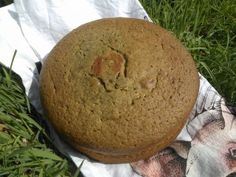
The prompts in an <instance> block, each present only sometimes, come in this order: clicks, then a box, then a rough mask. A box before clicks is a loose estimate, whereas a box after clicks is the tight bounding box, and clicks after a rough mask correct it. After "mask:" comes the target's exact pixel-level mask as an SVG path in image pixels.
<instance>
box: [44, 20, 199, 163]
mask: <svg viewBox="0 0 236 177" xmlns="http://www.w3.org/2000/svg"><path fill="white" fill-rule="evenodd" d="M198 87H199V78H198V73H197V70H196V67H195V64H194V62H193V60H192V58H191V55H190V54H189V53H188V52H187V51H186V49H185V48H184V47H183V46H182V44H181V43H180V42H179V41H178V40H177V39H176V38H175V37H173V36H172V35H171V34H170V33H169V32H167V31H166V30H164V29H162V28H161V27H159V26H157V25H154V24H152V23H149V22H146V21H143V20H138V19H127V18H112V19H102V20H98V21H94V22H91V23H87V24H85V25H82V26H80V27H79V28H77V29H75V30H73V31H72V32H71V33H69V34H68V35H67V36H65V37H64V38H63V39H62V40H61V41H60V42H59V43H58V44H57V45H56V46H55V48H54V49H53V50H52V51H51V52H50V54H49V56H48V59H47V60H46V62H45V64H44V66H43V70H42V75H41V89H40V90H41V97H42V103H43V106H44V109H45V111H46V112H47V117H48V119H49V120H50V121H51V122H52V124H53V125H54V126H55V128H56V129H57V130H58V131H59V132H60V133H61V134H62V135H63V136H65V137H66V139H67V141H69V142H70V143H71V144H72V145H73V146H74V147H76V148H77V149H78V150H80V151H81V152H84V153H86V154H87V155H88V156H90V157H92V158H95V159H97V160H101V161H103V162H108V163H118V162H128V161H134V160H139V159H143V158H147V157H149V156H150V155H153V154H154V153H155V152H157V151H159V150H160V149H162V148H164V147H165V146H167V145H169V144H170V143H171V142H172V141H173V139H174V138H175V137H176V136H177V135H178V133H179V132H180V130H181V128H182V127H183V125H184V123H185V122H186V119H187V118H188V116H189V114H190V111H191V110H192V107H193V105H194V103H195V100H196V97H197V94H198Z"/></svg>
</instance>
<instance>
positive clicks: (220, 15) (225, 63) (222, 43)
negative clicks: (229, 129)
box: [141, 0, 236, 104]
mask: <svg viewBox="0 0 236 177" xmlns="http://www.w3.org/2000/svg"><path fill="white" fill-rule="evenodd" d="M141 2H142V4H143V6H144V7H145V9H146V10H147V12H148V14H149V15H150V17H151V19H152V20H153V22H154V23H157V24H160V25H161V26H162V27H164V28H166V29H168V30H170V31H172V32H173V33H174V34H175V35H176V36H177V38H179V39H180V40H181V41H182V42H183V43H184V45H185V46H186V47H187V48H188V50H189V51H190V52H191V53H192V56H193V58H194V60H195V61H196V63H197V67H198V69H199V71H200V73H202V74H203V75H204V76H205V77H206V78H207V79H208V80H209V82H210V83H211V84H212V85H213V86H214V87H215V88H216V89H217V90H218V91H219V92H220V93H221V94H222V95H223V96H225V97H226V99H227V100H228V102H231V103H234V104H236V10H235V9H236V1H232V0H224V1H221V0H208V1H205V0H141Z"/></svg>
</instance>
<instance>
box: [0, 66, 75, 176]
mask: <svg viewBox="0 0 236 177" xmlns="http://www.w3.org/2000/svg"><path fill="white" fill-rule="evenodd" d="M31 111H32V109H31V106H30V104H29V101H28V99H27V97H26V95H25V91H24V88H23V87H22V83H21V79H20V78H19V77H18V76H16V75H15V74H14V73H12V72H11V70H9V69H7V68H5V67H0V176H9V177H11V176H12V177H15V176H32V177H35V176H39V177H43V176H48V177H51V176H52V177H54V176H58V177H59V176H71V173H70V168H69V163H68V160H67V159H65V158H63V157H61V156H59V155H57V154H56V153H55V152H54V150H53V148H51V147H52V144H51V142H50V139H49V138H48V137H47V134H46V133H45V130H44V127H42V126H41V125H40V124H39V123H38V122H37V121H35V120H36V117H35V116H34V115H33V114H32V112H31ZM40 139H41V141H40ZM43 141H47V143H44V142H43ZM49 146H51V147H49ZM77 173H78V172H77Z"/></svg>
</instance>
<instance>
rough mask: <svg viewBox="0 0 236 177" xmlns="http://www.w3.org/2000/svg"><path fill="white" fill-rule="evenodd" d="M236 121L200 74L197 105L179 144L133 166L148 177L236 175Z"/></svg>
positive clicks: (219, 176)
mask: <svg viewBox="0 0 236 177" xmlns="http://www.w3.org/2000/svg"><path fill="white" fill-rule="evenodd" d="M235 119H236V118H235V117H234V116H233V115H232V114H231V113H230V111H229V109H228V108H227V107H226V105H225V101H224V99H223V98H222V97H221V96H220V95H219V94H218V92H217V91H216V90H215V89H214V88H213V87H212V86H211V85H210V84H209V82H208V81H207V80H206V79H205V78H204V77H202V76H201V75H200V89H199V95H198V98H197V101H196V104H195V106H194V109H193V110H192V112H191V114H190V117H189V120H188V122H187V124H186V126H185V127H184V128H183V130H182V132H181V133H180V135H179V136H178V137H177V139H176V141H175V142H174V143H173V144H172V145H170V146H169V147H168V148H166V149H164V150H162V151H161V152H159V153H157V154H156V155H155V156H153V157H151V158H150V159H146V160H141V161H138V162H134V163H131V166H132V168H133V170H134V171H136V172H137V173H138V174H139V175H141V176H144V177H185V176H186V177H225V176H228V175H229V176H231V177H232V176H236V173H234V172H236V121H234V120H235Z"/></svg>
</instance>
